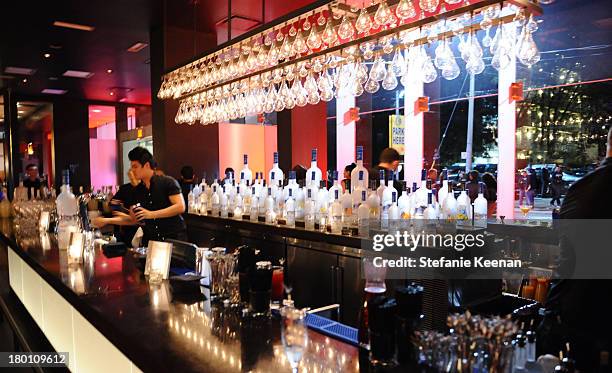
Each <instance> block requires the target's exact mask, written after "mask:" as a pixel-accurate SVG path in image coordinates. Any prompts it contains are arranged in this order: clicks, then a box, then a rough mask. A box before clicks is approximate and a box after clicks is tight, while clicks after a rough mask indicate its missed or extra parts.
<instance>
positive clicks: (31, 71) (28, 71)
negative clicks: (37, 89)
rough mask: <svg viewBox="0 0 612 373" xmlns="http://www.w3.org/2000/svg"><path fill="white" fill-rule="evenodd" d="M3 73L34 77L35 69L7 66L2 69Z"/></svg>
mask: <svg viewBox="0 0 612 373" xmlns="http://www.w3.org/2000/svg"><path fill="white" fill-rule="evenodd" d="M4 72H5V73H7V74H17V75H34V73H35V72H36V69H30V68H27V67H15V66H7V67H6V68H5V69H4Z"/></svg>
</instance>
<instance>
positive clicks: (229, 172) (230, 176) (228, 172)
mask: <svg viewBox="0 0 612 373" xmlns="http://www.w3.org/2000/svg"><path fill="white" fill-rule="evenodd" d="M235 179H236V173H235V172H234V169H233V168H231V167H227V168H226V169H225V178H223V180H222V182H221V185H223V184H224V183H225V180H230V181H231V180H235Z"/></svg>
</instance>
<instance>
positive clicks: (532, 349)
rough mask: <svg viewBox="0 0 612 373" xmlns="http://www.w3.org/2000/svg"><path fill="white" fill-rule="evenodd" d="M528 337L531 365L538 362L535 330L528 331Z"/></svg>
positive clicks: (528, 355) (528, 356) (528, 358)
mask: <svg viewBox="0 0 612 373" xmlns="http://www.w3.org/2000/svg"><path fill="white" fill-rule="evenodd" d="M532 321H533V320H532ZM525 334H526V336H527V361H528V362H530V363H535V362H536V358H537V356H536V333H535V331H533V330H528V331H527V333H525Z"/></svg>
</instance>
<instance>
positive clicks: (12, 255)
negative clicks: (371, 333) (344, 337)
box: [0, 220, 359, 372]
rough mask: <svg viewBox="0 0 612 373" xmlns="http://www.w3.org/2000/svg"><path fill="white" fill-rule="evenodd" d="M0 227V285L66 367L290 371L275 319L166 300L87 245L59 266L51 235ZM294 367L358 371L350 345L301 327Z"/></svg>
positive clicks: (128, 266)
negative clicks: (88, 254) (89, 255)
mask: <svg viewBox="0 0 612 373" xmlns="http://www.w3.org/2000/svg"><path fill="white" fill-rule="evenodd" d="M0 227H1V229H0V232H1V234H0V255H1V256H2V257H7V256H8V268H0V275H2V276H3V278H2V281H6V282H9V280H10V284H11V288H12V289H11V291H12V292H14V293H15V294H16V295H17V297H19V299H20V300H21V302H23V304H24V305H25V307H26V309H27V310H28V312H29V313H30V314H31V315H32V317H33V318H34V320H35V321H36V322H37V324H38V326H39V327H40V328H41V330H42V331H43V332H44V333H45V335H46V336H47V338H48V339H49V341H50V342H51V344H52V345H53V346H54V348H55V349H56V351H58V352H59V351H62V352H63V351H68V352H69V354H70V358H69V363H70V366H69V368H70V369H71V370H72V371H87V372H96V371H100V372H138V371H146V372H158V371H159V372H202V371H206V372H228V371H260V372H270V371H278V372H282V371H287V372H289V371H290V370H291V369H290V366H289V364H288V362H287V360H286V358H285V354H284V350H283V347H282V342H281V339H280V322H279V320H277V319H274V318H272V319H269V320H267V319H266V320H254V319H248V320H242V319H241V317H240V316H239V312H237V311H234V310H231V309H223V307H222V306H220V307H219V306H217V305H215V304H212V306H211V303H210V301H206V300H201V301H197V302H195V303H191V304H187V303H183V302H181V301H178V300H177V299H173V294H172V290H171V287H170V286H169V285H168V283H167V281H164V283H163V284H162V285H161V286H149V284H148V283H147V282H146V280H145V278H144V276H143V273H142V271H141V270H140V269H139V263H138V260H136V259H135V258H133V257H132V256H131V255H130V254H126V255H125V256H122V257H116V258H112V259H109V258H106V257H105V256H104V254H103V253H102V252H101V250H100V249H99V248H96V249H95V258H94V260H93V261H90V262H89V263H88V262H86V263H84V264H82V265H79V266H78V267H74V266H69V265H68V264H67V258H66V252H65V251H60V250H59V249H58V247H57V243H56V240H55V237H54V236H53V235H51V234H42V235H41V234H39V233H38V232H37V231H33V232H29V233H28V232H26V231H25V230H24V229H19V230H15V229H13V227H12V221H11V220H1V221H0ZM15 231H18V233H16V232H15ZM3 259H4V258H3ZM6 262H7V261H6V260H0V263H6ZM302 364H303V365H302V366H304V367H306V368H307V369H308V370H309V371H314V370H315V369H317V370H318V371H329V370H331V371H343V372H350V371H359V351H358V348H357V347H354V346H352V345H349V344H346V343H343V342H341V341H338V340H334V339H332V338H328V337H326V336H324V335H322V334H319V333H317V332H315V331H313V330H309V345H308V351H307V352H306V353H305V355H304V358H303V360H302Z"/></svg>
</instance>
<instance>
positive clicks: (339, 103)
mask: <svg viewBox="0 0 612 373" xmlns="http://www.w3.org/2000/svg"><path fill="white" fill-rule="evenodd" d="M352 107H355V97H353V96H352V95H351V94H349V93H348V92H343V91H341V92H339V94H338V97H337V98H336V169H337V170H338V179H340V180H342V172H343V171H344V167H345V166H346V165H348V164H351V163H353V162H355V146H356V144H355V142H356V134H355V122H354V121H353V122H350V123H347V124H344V113H346V112H347V111H348V110H349V109H350V108H352Z"/></svg>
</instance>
